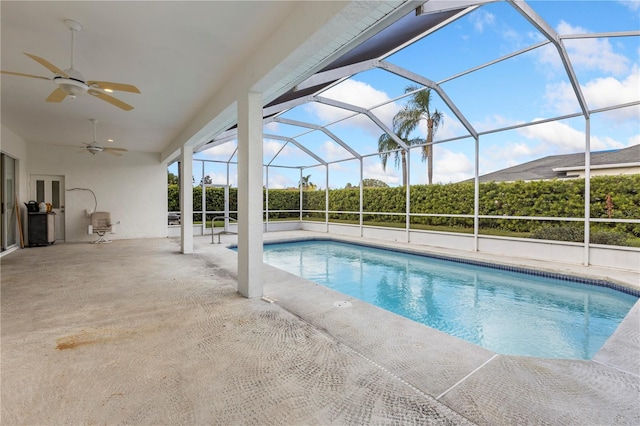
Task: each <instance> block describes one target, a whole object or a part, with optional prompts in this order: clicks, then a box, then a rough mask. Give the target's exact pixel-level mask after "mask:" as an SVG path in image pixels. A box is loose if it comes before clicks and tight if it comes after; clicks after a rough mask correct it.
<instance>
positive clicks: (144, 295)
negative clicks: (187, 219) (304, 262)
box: [0, 231, 640, 425]
mask: <svg viewBox="0 0 640 426" xmlns="http://www.w3.org/2000/svg"><path fill="white" fill-rule="evenodd" d="M309 235H313V234H312V233H309V232H302V231H300V232H288V233H268V234H265V240H272V239H281V238H294V237H300V236H309ZM234 238H235V236H233V235H225V236H223V238H222V241H223V244H220V245H217V244H211V237H210V236H208V237H196V238H195V253H194V254H193V255H183V254H180V253H179V248H180V247H179V242H178V241H177V240H174V239H143V240H117V241H114V242H113V243H112V244H105V245H93V244H79V243H78V244H55V245H53V246H50V247H42V248H33V249H25V250H19V251H17V252H14V253H11V254H9V255H7V256H4V257H3V258H2V294H1V296H2V300H1V303H2V305H1V307H2V313H1V315H2V316H1V321H2V323H1V326H2V330H1V331H2V334H1V338H2V342H1V343H2V353H1V355H2V360H1V361H2V363H1V367H2V378H1V380H2V383H1V384H2V387H1V397H2V401H1V402H2V413H1V414H2V416H1V419H0V421H1V423H2V424H3V425H14V424H16V425H17V424H24V425H35V424H38V425H39V424H121V423H126V424H221V425H232V424H259V425H263V424H274V425H297V424H305V425H308V424H318V425H324V424H455V425H458V424H487V425H501V424H536V425H538V424H567V425H637V424H640V330H639V324H640V304H638V303H637V304H636V305H635V306H634V308H633V309H632V311H631V312H630V314H629V315H628V316H627V318H626V319H625V320H624V322H623V324H622V325H621V326H620V328H619V329H618V331H617V332H616V333H615V334H614V336H612V338H611V339H609V341H608V342H607V343H606V344H605V346H604V347H603V348H602V350H601V351H600V352H599V353H598V354H597V355H596V357H595V358H594V360H592V361H581V360H550V359H537V358H529V357H517V356H504V355H499V354H495V353H493V352H490V351H488V350H485V349H483V348H480V347H478V346H475V345H472V344H470V343H467V342H465V341H462V340H459V339H456V338H454V337H451V336H448V335H446V334H443V333H441V332H438V331H436V330H433V329H430V328H427V327H424V326H421V325H419V324H416V323H414V322H412V321H409V320H406V319H404V318H401V317H398V316H397V315H394V314H392V313H389V312H386V311H383V310H381V309H378V308H375V307H373V306H371V305H368V304H366V303H363V302H360V301H358V300H352V299H351V298H349V297H347V296H344V295H341V294H339V293H336V292H334V291H331V290H328V289H326V288H323V287H321V286H318V285H316V284H313V283H310V282H308V281H305V280H302V279H300V278H298V277H295V276H292V275H290V274H288V273H286V272H283V271H280V270H277V269H275V268H272V267H270V266H267V265H265V266H264V267H263V268H264V274H263V276H264V285H265V287H264V288H265V292H264V293H265V296H267V297H268V300H263V299H245V298H243V297H241V296H239V295H238V294H237V292H236V285H237V284H236V278H235V274H236V253H235V252H233V251H230V250H228V249H227V248H226V244H228V243H232V242H233V240H234ZM467 255H469V256H471V255H470V254H467ZM500 261H501V262H514V263H516V264H520V265H523V264H526V265H523V266H528V267H534V268H535V267H539V268H543V267H544V268H547V269H549V268H554V269H555V270H558V271H560V272H571V273H574V274H582V275H589V276H600V277H606V278H608V279H612V280H615V281H617V282H619V283H624V284H625V285H629V286H638V285H639V281H638V276H639V275H638V274H633V273H625V274H623V273H618V272H616V271H612V270H598V269H597V268H589V269H588V270H587V269H585V268H582V267H580V266H576V265H549V264H548V263H545V264H544V265H543V264H538V265H536V264H535V262H525V261H522V260H514V259H505V258H500ZM527 263H528V264H527ZM341 300H349V301H351V302H352V306H351V307H348V308H340V307H336V306H334V302H336V301H341ZM270 301H271V302H273V303H270Z"/></svg>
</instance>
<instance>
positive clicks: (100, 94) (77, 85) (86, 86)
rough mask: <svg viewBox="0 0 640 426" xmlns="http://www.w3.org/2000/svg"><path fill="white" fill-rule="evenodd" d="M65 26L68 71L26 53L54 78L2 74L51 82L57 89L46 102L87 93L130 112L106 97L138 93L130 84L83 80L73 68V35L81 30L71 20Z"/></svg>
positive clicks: (127, 105)
mask: <svg viewBox="0 0 640 426" xmlns="http://www.w3.org/2000/svg"><path fill="white" fill-rule="evenodd" d="M64 23H65V25H66V26H67V28H69V30H70V31H71V66H70V67H69V69H66V70H61V69H60V68H58V67H56V66H55V65H53V64H52V63H51V62H49V61H47V60H46V59H44V58H40V57H39V56H36V55H32V54H30V53H26V52H25V55H27V56H28V57H30V58H31V59H33V60H34V61H36V62H38V63H39V64H40V65H42V66H44V67H45V68H47V69H48V70H49V71H51V72H52V73H54V74H55V76H54V77H52V78H49V77H42V76H39V75H32V74H24V73H19V72H13V71H0V72H1V73H2V74H10V75H16V76H20V77H31V78H40V79H44V80H52V81H53V82H54V83H56V84H57V85H58V87H57V88H56V89H55V90H54V91H53V92H51V94H50V95H49V97H47V99H45V100H46V101H47V102H62V101H63V100H64V99H65V98H66V97H67V96H69V97H70V98H72V99H75V97H76V96H78V95H82V94H84V93H89V94H90V95H93V96H95V97H97V98H99V99H102V100H103V101H106V102H109V103H110V104H112V105H115V106H117V107H118V108H120V109H123V110H125V111H130V110H132V109H133V107H132V106H131V105H129V104H127V103H125V102H123V101H121V100H120V99H116V98H114V97H113V96H110V95H108V94H107V93H111V92H113V91H114V90H118V91H121V92H131V93H140V90H138V88H137V87H135V86H132V85H131V84H122V83H112V82H109V81H95V80H85V78H84V77H83V76H82V74H80V72H78V71H77V70H76V69H75V68H74V67H73V59H74V47H75V38H74V35H75V33H76V32H77V31H80V30H81V29H82V25H80V24H79V23H78V22H76V21H73V20H71V19H65V20H64Z"/></svg>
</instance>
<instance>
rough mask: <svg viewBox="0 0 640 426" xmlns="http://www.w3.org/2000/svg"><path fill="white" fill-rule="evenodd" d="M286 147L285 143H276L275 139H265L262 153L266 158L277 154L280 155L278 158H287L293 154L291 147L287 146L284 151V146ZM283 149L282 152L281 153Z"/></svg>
mask: <svg viewBox="0 0 640 426" xmlns="http://www.w3.org/2000/svg"><path fill="white" fill-rule="evenodd" d="M283 145H284V142H280V141H276V140H273V139H265V141H264V143H263V144H262V153H263V155H264V156H265V157H270V158H271V157H273V156H275V155H276V154H278V153H279V154H278V156H287V155H290V154H291V149H289V145H287V146H286V147H285V148H284V149H282V146H283ZM281 149H282V151H280V150H281Z"/></svg>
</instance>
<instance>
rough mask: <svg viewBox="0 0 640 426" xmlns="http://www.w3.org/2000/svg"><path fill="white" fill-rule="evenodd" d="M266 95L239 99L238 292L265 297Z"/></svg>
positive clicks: (248, 295)
mask: <svg viewBox="0 0 640 426" xmlns="http://www.w3.org/2000/svg"><path fill="white" fill-rule="evenodd" d="M262 262H263V261H262V94H260V93H254V92H249V93H247V94H246V95H244V96H241V97H240V99H238V292H239V293H240V294H242V295H243V296H245V297H249V298H253V297H262V278H261V276H262Z"/></svg>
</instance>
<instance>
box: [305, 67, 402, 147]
mask: <svg viewBox="0 0 640 426" xmlns="http://www.w3.org/2000/svg"><path fill="white" fill-rule="evenodd" d="M321 96H322V97H326V98H329V99H334V100H337V101H340V102H345V103H347V104H351V105H355V106H358V107H362V108H371V107H373V106H376V105H380V104H383V103H385V102H387V101H389V100H390V99H391V98H390V97H389V95H387V94H386V93H385V92H383V91H380V90H377V89H375V88H374V87H372V86H371V85H369V84H367V83H363V82H361V81H357V80H353V79H349V80H345V81H343V82H342V83H340V84H338V85H336V86H334V87H332V88H330V89H328V90H327V91H325V92H323V93H322V94H321ZM304 108H305V110H306V111H307V112H309V113H311V114H314V115H315V116H317V117H318V118H319V120H320V121H321V122H322V124H326V123H332V122H334V121H337V120H340V119H343V118H345V117H348V116H350V115H353V114H354V113H353V112H352V111H346V110H343V109H340V108H335V107H332V106H329V105H324V104H320V103H317V102H311V103H309V104H307V105H306V106H305V107H304ZM399 109H400V106H399V105H397V104H396V103H395V102H393V103H391V104H388V105H385V106H382V107H379V108H376V109H375V111H374V114H375V116H376V117H378V118H379V119H380V120H381V121H382V122H383V123H384V124H385V125H387V126H390V125H391V122H392V121H393V116H394V115H395V114H396V112H397V111H398V110H399ZM347 122H348V124H349V125H351V126H359V127H362V128H363V129H365V130H366V131H367V132H368V133H370V134H372V135H379V134H380V133H381V130H380V128H379V127H378V126H376V125H375V124H374V123H373V122H372V121H371V120H370V119H369V118H367V117H365V116H363V115H361V116H359V117H358V118H357V119H355V120H347ZM347 122H345V123H343V124H344V125H347Z"/></svg>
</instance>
